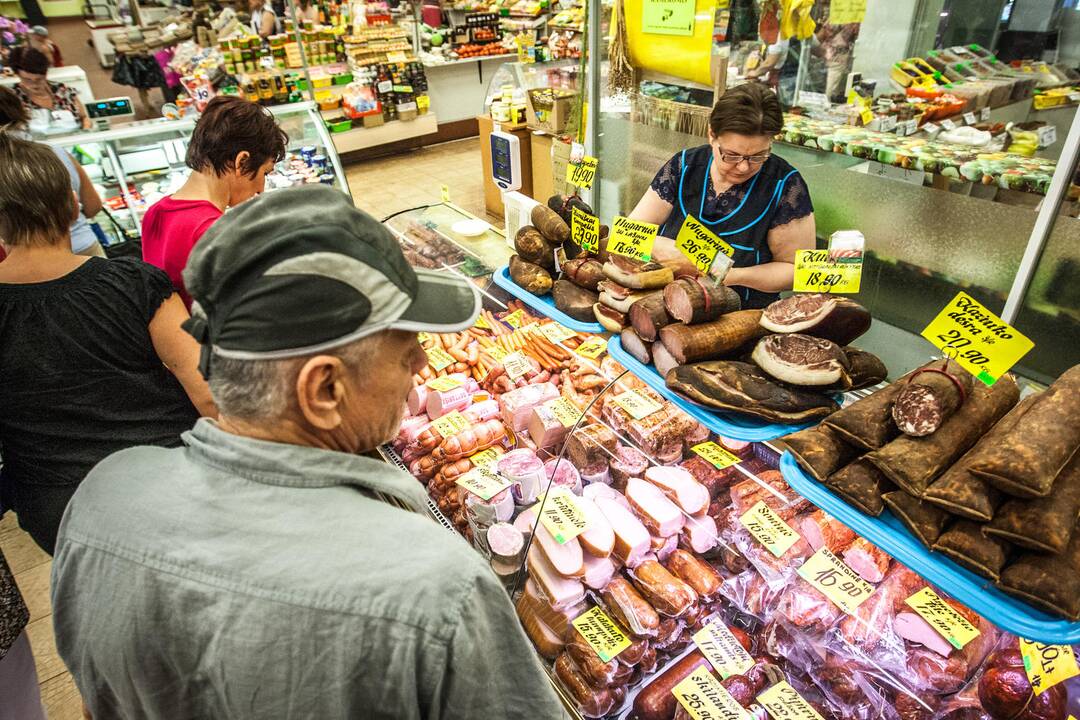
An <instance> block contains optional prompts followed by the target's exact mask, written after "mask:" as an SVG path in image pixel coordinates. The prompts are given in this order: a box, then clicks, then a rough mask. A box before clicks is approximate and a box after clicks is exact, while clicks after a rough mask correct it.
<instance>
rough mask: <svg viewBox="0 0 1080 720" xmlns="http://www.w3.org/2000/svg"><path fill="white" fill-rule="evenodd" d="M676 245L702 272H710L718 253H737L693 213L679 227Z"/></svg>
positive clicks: (732, 255)
mask: <svg viewBox="0 0 1080 720" xmlns="http://www.w3.org/2000/svg"><path fill="white" fill-rule="evenodd" d="M675 247H677V248H679V252H681V253H682V254H683V255H684V256H685V257H686V259H687V260H689V261H690V262H692V263H694V267H696V268H697V269H698V270H700V271H701V272H702V274H706V273H708V272H709V268H711V267H712V264H713V261H714V260H715V259H716V255H717V253H723V254H724V255H727V256H728V257H734V255H735V248H733V247H731V245H728V244H727V243H726V242H724V241H723V240H721V239H720V237H719V236H718V235H717V234H716V233H714V232H713V231H712V230H709V228H707V227H705V225H704V224H703V223H702V222H700V221H699V220H698V219H697V218H695V217H694V216H693V215H687V216H686V220H684V221H683V224H682V227H681V228H679V234H678V235H676V236H675Z"/></svg>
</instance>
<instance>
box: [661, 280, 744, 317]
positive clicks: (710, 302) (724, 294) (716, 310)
mask: <svg viewBox="0 0 1080 720" xmlns="http://www.w3.org/2000/svg"><path fill="white" fill-rule="evenodd" d="M741 306H742V303H741V301H740V300H739V294H738V293H736V292H735V291H734V290H732V289H731V288H729V287H727V286H726V285H722V284H719V283H715V282H713V281H711V280H709V279H706V278H702V277H698V276H695V277H685V278H679V279H678V280H676V281H675V282H673V283H671V284H670V285H668V286H667V287H666V288H664V307H665V308H667V312H668V315H670V316H671V317H673V318H674V319H675V320H677V321H678V322H681V323H686V324H687V325H696V324H698V323H704V322H711V321H713V320H715V319H716V318H718V317H720V316H721V315H725V314H727V313H729V312H735V311H736V310H738V309H739V308H740V307H741Z"/></svg>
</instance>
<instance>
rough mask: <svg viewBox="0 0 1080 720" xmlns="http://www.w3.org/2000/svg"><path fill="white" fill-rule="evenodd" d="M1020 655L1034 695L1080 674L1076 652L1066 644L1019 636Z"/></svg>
mask: <svg viewBox="0 0 1080 720" xmlns="http://www.w3.org/2000/svg"><path fill="white" fill-rule="evenodd" d="M1020 655H1021V656H1022V657H1023V658H1024V671H1025V672H1026V673H1027V676H1028V680H1029V681H1030V682H1031V689H1032V690H1034V691H1035V694H1036V695H1041V694H1043V693H1044V692H1046V691H1047V690H1049V689H1050V688H1052V687H1054V686H1055V685H1057V684H1058V683H1061V682H1064V681H1066V680H1068V679H1069V678H1072V677H1076V676H1077V675H1080V667H1077V664H1076V654H1075V653H1074V652H1073V649H1072V648H1071V647H1070V646H1068V645H1046V644H1043V643H1039V642H1033V641H1031V640H1025V639H1023V638H1020Z"/></svg>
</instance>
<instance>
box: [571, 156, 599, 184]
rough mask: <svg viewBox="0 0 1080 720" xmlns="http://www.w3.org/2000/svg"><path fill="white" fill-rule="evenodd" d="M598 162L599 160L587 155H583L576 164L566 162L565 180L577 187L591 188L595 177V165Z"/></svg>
mask: <svg viewBox="0 0 1080 720" xmlns="http://www.w3.org/2000/svg"><path fill="white" fill-rule="evenodd" d="M599 164H600V161H599V160H597V159H596V158H594V157H589V156H588V155H586V156H585V157H583V158H582V159H581V163H580V164H578V165H574V164H573V163H567V165H566V182H568V183H570V184H571V185H576V186H577V187H579V188H591V187H592V184H593V179H594V178H595V177H596V166H597V165H599Z"/></svg>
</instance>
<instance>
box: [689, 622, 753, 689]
mask: <svg viewBox="0 0 1080 720" xmlns="http://www.w3.org/2000/svg"><path fill="white" fill-rule="evenodd" d="M693 639H694V644H695V645H697V648H698V650H700V651H701V654H702V655H704V656H705V657H706V658H707V659H708V661H709V663H710V664H711V665H712V666H713V669H714V670H716V672H718V673H720V677H721V678H724V679H725V680H726V679H727V678H728V677H730V676H732V675H742V674H743V673H744V672H746V671H747V670H749V669H750V668H751V667H753V666H754V658H753V657H751V656H750V653H748V652H746V648H744V647H743V646H742V645H741V644H739V640H738V638H736V637H735V635H734V634H732V632H731V630H730V629H729V628H728V626H727V625H725V624H724V623H723V622H721V621H720V620H713V621H712V622H710V623H709V624H708V625H706V626H705V627H703V628H701V629H700V630H698V631H697V632H696V633H694V638H693Z"/></svg>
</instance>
